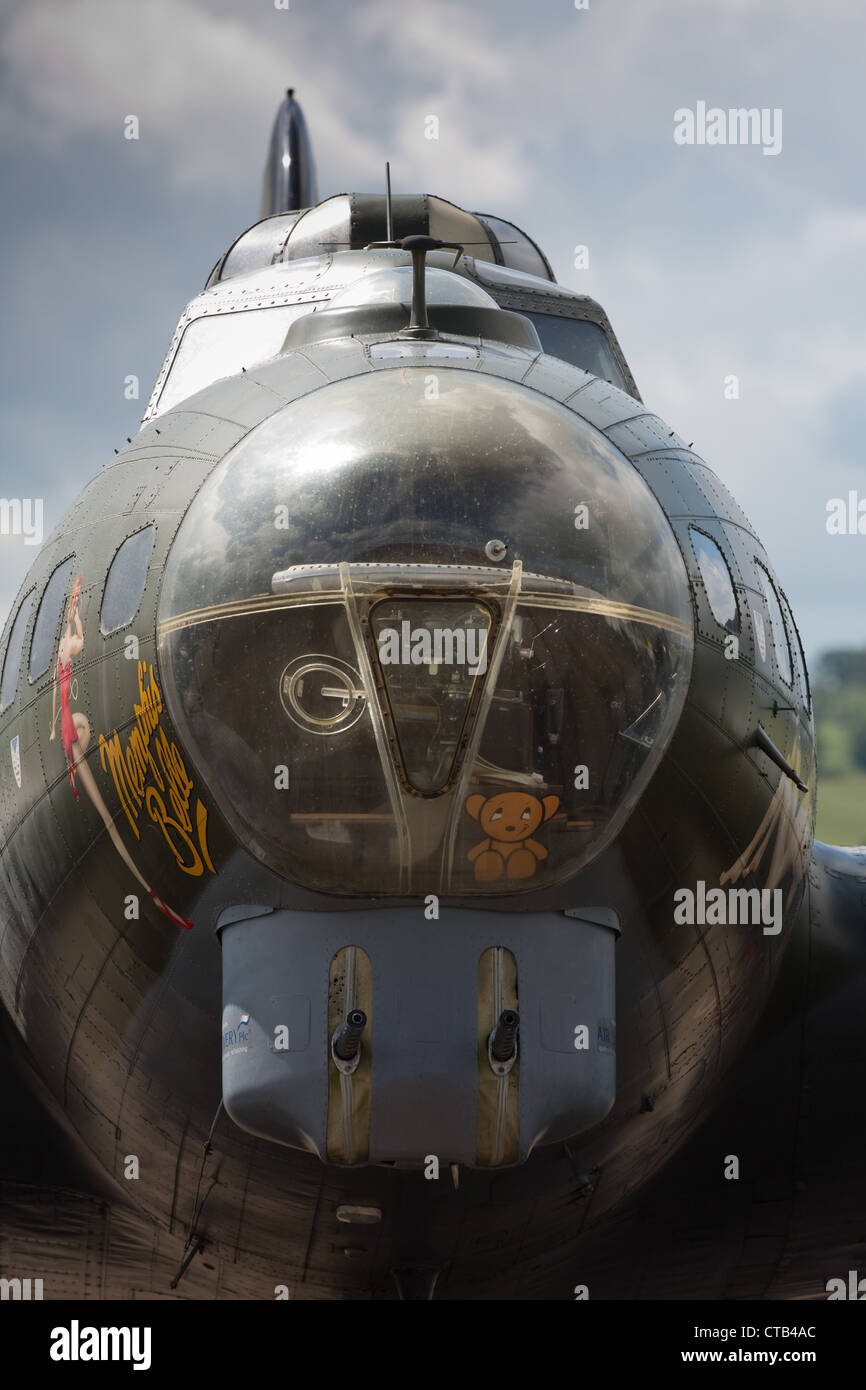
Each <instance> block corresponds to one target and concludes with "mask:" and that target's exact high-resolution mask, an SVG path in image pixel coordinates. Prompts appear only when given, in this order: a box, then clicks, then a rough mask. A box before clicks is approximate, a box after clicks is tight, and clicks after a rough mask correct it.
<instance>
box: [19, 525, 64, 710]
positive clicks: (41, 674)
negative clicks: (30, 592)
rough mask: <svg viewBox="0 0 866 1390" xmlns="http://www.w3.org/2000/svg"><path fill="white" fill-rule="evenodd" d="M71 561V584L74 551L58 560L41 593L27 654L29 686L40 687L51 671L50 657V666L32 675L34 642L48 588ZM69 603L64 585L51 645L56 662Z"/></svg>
mask: <svg viewBox="0 0 866 1390" xmlns="http://www.w3.org/2000/svg"><path fill="white" fill-rule="evenodd" d="M70 560H71V561H72V565H71V568H70V571H69V577H68V578H67V581H66V583H67V584H68V583H69V579H71V578H72V570H74V569H75V560H76V553H75V551H74V550H73V551H72V552H71V554H69V555H66V556H64V558H63V559H62V560H58V562H57V564H56V565H54V566H53V567H52V569H51V573H50V574H49V576H48V578H47V579H46V581H45V584H44V586H43V589H42V593H41V595H40V598H39V606H38V608H37V609H36V616H35V618H34V619H33V630H32V632H31V633H30V648H29V651H28V654H27V681H28V684H29V685H38V684H39V682H40V681H41V680H43V679H44V678H45V676H46V675H47V674H48V672H49V671H50V670H51V657H50V656H49V658H48V665H47V666H45V667H43V669H42V670H41V671H39V672H38V673H37V674H36V675H35V676H34V675H31V667H32V665H33V642H34V639H35V637H36V626H37V623H38V622H39V615H40V613H41V612H42V605H43V603H44V602H45V595H46V594H47V593H48V586H49V585H50V583H51V581H52V579H53V578H54V576H55V574H56V573H57V571H58V570H59V569H62V568H63V566H64V565H67V564H69V562H70ZM37 587H38V586H37ZM68 602H69V592H68V589H67V588H66V586H65V585H64V589H63V603H61V605H60V612H59V613H58V615H57V619H56V622H55V624H54V639H53V642H52V645H51V650H52V653H54V656H55V660H56V653H57V643H58V641H59V631H60V624H61V622H62V621H63V608H64V604H66V603H68Z"/></svg>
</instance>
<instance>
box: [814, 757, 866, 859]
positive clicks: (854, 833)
mask: <svg viewBox="0 0 866 1390" xmlns="http://www.w3.org/2000/svg"><path fill="white" fill-rule="evenodd" d="M815 833H816V834H817V836H818V839H819V840H824V841H826V843H827V844H829V845H866V772H848V773H844V774H843V775H842V776H840V777H822V778H820V779H819V781H818V824H817V827H816V831H815Z"/></svg>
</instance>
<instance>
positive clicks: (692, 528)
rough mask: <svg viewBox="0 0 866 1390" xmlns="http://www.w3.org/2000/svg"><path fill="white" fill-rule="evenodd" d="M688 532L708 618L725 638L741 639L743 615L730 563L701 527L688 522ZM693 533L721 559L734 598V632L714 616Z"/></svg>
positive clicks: (717, 544) (715, 541) (713, 539)
mask: <svg viewBox="0 0 866 1390" xmlns="http://www.w3.org/2000/svg"><path fill="white" fill-rule="evenodd" d="M688 531H689V545H690V546H691V548H692V554H693V555H694V557H695V564H696V565H697V567H698V574H699V576H700V580H701V585H702V587H703V590H704V596H705V598H706V601H707V608H708V609H709V611H710V617H711V618H712V620H713V622H714V623H715V624H716V627H717V628H719V629H720V630H721V631H722V632H723V633H724V634H725V636H726V637H738V638H739V637H742V635H743V615H742V613H741V611H740V596H739V594H738V593H737V585H736V582H735V580H734V572H733V570H732V568H731V563H730V561H729V559H728V557H727V555H726V554H725V552H724V550H723V549H722V547H721V545H720V544H719V542H718V541H717V540H716V538H715V536H711V535H710V533H709V531H705V530H704V529H703V527H702V526H696V525H695V524H694V523H693V522H691V521H690V522H689V523H688ZM695 533H697V535H699V536H703V537H704V540H708V541H709V542H710V544H711V545H714V546H715V548H716V550H717V551H718V552H719V554H720V555H721V557H722V561H723V563H724V566H725V569H726V571H727V575H728V580H729V582H730V585H731V593H732V594H733V598H734V612H735V616H736V622H737V626H736V628H735V630H734V631H733V632H731V630H730V628H727V627H725V624H724V623H722V622H719V619H718V617H717V616H716V612H715V609H714V608H713V605H712V602H711V600H710V594H709V590H708V588H707V581H706V579H705V578H704V572H703V570H702V569H701V560H700V556H699V555H698V552H697V550H696V548H695V543H694V540H693V539H692V537H693V535H694V534H695Z"/></svg>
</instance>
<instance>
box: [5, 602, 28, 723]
mask: <svg viewBox="0 0 866 1390" xmlns="http://www.w3.org/2000/svg"><path fill="white" fill-rule="evenodd" d="M35 593H36V590H35V589H31V590H30V593H29V594H25V595H24V598H23V599H22V600H21V603H20V604H19V607H18V612H17V614H16V615H15V621H14V623H13V624H12V631H11V632H10V634H9V645H8V646H7V648H6V656H5V659H4V661H3V676H2V679H0V709H6V707H7V706H8V705H11V704H12V701H13V700H14V699H15V695H16V692H17V690H18V673H19V671H20V669H21V653H22V652H23V650H24V634H25V632H26V631H27V620H28V618H29V617H30V610H31V608H32V607H33V596H34V594H35Z"/></svg>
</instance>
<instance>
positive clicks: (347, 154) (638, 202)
mask: <svg viewBox="0 0 866 1390" xmlns="http://www.w3.org/2000/svg"><path fill="white" fill-rule="evenodd" d="M277 3H280V4H282V3H284V0H277ZM580 3H581V4H584V5H586V0H580ZM289 6H290V7H289V8H288V9H277V8H276V4H275V3H274V0H145V3H142V2H141V0H40V3H39V4H38V5H36V4H33V3H32V0H2V4H0V162H2V183H0V187H2V203H0V207H2V214H0V241H2V245H0V279H2V303H3V325H4V331H3V334H2V348H0V351H2V358H3V360H2V376H0V425H2V441H3V448H2V462H0V495H2V496H4V497H7V498H8V497H42V498H44V506H45V534H46V535H47V534H48V532H49V531H50V530H51V528H52V527H53V526H54V525H55V524H56V523H57V522H58V521H59V520H60V519H61V518H62V516H63V514H64V512H65V511H66V509H67V508H68V506H69V505H70V503H71V502H72V501H73V499H74V497H75V496H76V494H77V493H78V492H79V491H80V489H81V488H82V487H83V485H84V484H85V483H86V482H87V480H88V479H89V478H90V477H91V476H92V474H93V473H94V472H95V471H96V470H97V469H98V468H100V467H101V466H102V465H103V464H104V463H106V462H107V461H108V460H110V459H111V458H112V457H113V450H114V448H115V447H117V446H118V445H120V444H121V443H123V442H124V441H125V439H126V436H127V435H132V434H134V433H135V431H136V429H137V427H138V423H139V419H140V415H141V412H142V410H143V409H144V405H145V404H146V400H147V396H148V395H149V393H150V388H151V386H152V383H153V381H154V379H155V377H156V375H157V373H158V370H159V367H160V365H161V362H162V358H163V356H164V354H165V351H166V348H167V346H168V342H169V339H170V337H171V334H172V332H173V329H174V326H175V324H176V321H177V319H178V318H179V316H180V313H181V311H182V309H183V307H184V305H185V303H186V301H187V300H189V299H190V298H192V296H193V295H194V294H196V293H197V292H198V291H199V290H200V289H201V287H202V285H203V283H204V280H205V278H206V276H207V274H208V272H209V271H210V269H211V266H212V265H213V263H214V262H215V261H216V259H217V257H218V256H219V255H220V254H221V253H222V251H223V250H224V249H225V247H226V246H227V245H228V244H229V242H230V241H232V240H233V239H234V237H235V236H236V235H237V234H238V232H239V231H241V230H242V229H243V228H244V227H245V226H247V225H248V224H249V223H251V222H253V221H255V220H256V217H257V210H258V205H259V196H260V183H261V172H262V165H263V160H264V154H265V149H266V145H267V139H268V135H269V131H270V126H271V122H272V119H273V116H274V113H275V110H276V107H277V105H278V103H279V100H280V98H281V96H282V94H283V90H284V88H285V87H286V86H287V85H294V86H295V87H296V89H297V95H298V98H299V100H300V102H301V104H302V106H303V109H304V112H305V114H306V117H307V122H308V125H309V129H310V134H311V138H312V141H313V146H314V150H315V154H316V160H317V165H318V173H319V185H320V196H322V197H324V196H326V195H328V194H330V193H337V192H343V191H358V192H366V191H373V190H378V189H379V188H380V187H381V184H382V168H383V164H384V160H385V159H386V158H390V160H391V165H392V174H393V182H394V189H395V192H421V191H423V192H431V193H439V194H442V195H443V196H445V197H447V198H450V199H451V200H452V201H454V202H457V203H459V204H461V205H463V206H467V207H470V208H479V209H480V210H482V211H487V212H492V213H496V214H498V215H501V216H505V217H507V218H509V219H511V220H513V221H516V222H517V223H518V224H519V225H521V226H523V227H525V228H526V230H527V231H528V232H529V233H530V235H532V236H533V237H534V238H535V239H536V240H537V241H538V242H539V243H540V244H541V245H542V246H543V247H544V249H545V251H546V252H547V254H548V257H549V258H550V259H551V261H552V262H553V266H554V270H555V271H556V273H557V276H558V278H559V279H560V280H561V281H562V282H563V283H565V284H567V285H569V286H572V287H573V288H575V289H578V290H580V291H582V292H585V293H589V294H592V295H594V296H595V297H596V298H597V299H599V300H600V301H601V302H602V304H603V305H604V306H605V308H606V309H607V311H608V313H609V315H610V317H611V319H612V322H613V325H614V328H615V331H616V333H617V335H618V337H619V340H620V343H621V344H622V347H623V349H624V351H625V354H626V357H627V358H628V360H629V363H630V365H631V368H632V371H633V373H634V375H635V377H636V379H637V382H638V386H639V388H640V390H641V392H642V394H643V397H644V400H645V401H646V402H647V404H648V405H649V407H650V408H651V409H653V410H654V411H657V412H658V413H659V414H660V415H661V416H662V417H663V418H665V419H666V420H668V421H669V422H670V424H671V426H672V427H673V428H676V429H677V430H678V431H679V432H680V433H681V434H683V435H684V436H685V437H686V439H688V440H694V443H695V447H696V449H697V450H698V451H699V452H700V453H701V454H702V455H703V456H704V458H706V460H707V461H708V462H709V463H710V464H711V466H712V467H713V468H715V469H716V471H717V472H718V473H719V474H720V476H721V477H722V478H723V479H724V481H725V482H726V483H727V484H728V486H729V487H730V488H731V490H732V491H733V492H734V494H735V496H736V497H737V499H738V500H739V501H740V503H741V505H742V506H743V507H744V508H745V510H746V513H747V514H748V516H749V517H750V519H751V520H752V522H753V524H754V526H755V527H756V529H757V531H758V534H759V535H760V536H761V537H762V539H763V541H764V543H765V545H766V547H767V549H768V551H769V554H770V556H771V559H772V561H773V563H774V565H775V568H776V570H777V572H778V574H779V576H780V579H781V582H782V585H783V586H784V587H785V589H786V590H787V592H788V594H789V597H790V599H791V603H792V605H793V608H794V612H795V615H796V617H797V619H798V622H799V624H800V627H801V630H802V632H803V636H804V641H805V645H806V652H807V656H808V658H809V659H810V663H811V665H812V666H813V668H814V666H815V665H816V663H817V659H818V656H819V655H820V653H821V651H822V650H824V649H825V648H827V647H831V646H861V647H862V646H866V535H862V536H861V535H853V536H852V535H842V536H838V535H829V534H828V533H827V529H826V520H827V503H828V501H829V500H830V499H831V498H835V497H840V498H845V499H847V497H848V494H849V492H850V491H851V490H855V491H857V492H858V496H859V497H861V498H863V499H864V512H866V458H864V452H863V440H864V434H866V325H864V321H866V269H864V266H866V189H864V184H866V179H864V156H863V131H864V129H866V83H864V80H863V53H864V40H866V8H864V6H863V3H862V0H822V4H821V5H820V6H817V5H816V4H815V0H720V3H711V2H710V0H702V3H698V0H588V7H584V8H581V9H578V8H576V6H575V0H471V3H469V0H354V3H349V0H289ZM699 102H705V103H706V104H707V107H709V108H713V107H718V108H722V109H724V110H727V109H729V108H733V107H743V106H745V107H758V108H766V109H767V110H768V111H774V110H777V109H778V110H780V111H781V113H782V116H781V122H782V123H781V134H782V148H781V151H780V152H779V153H778V154H777V155H775V156H774V155H765V154H764V153H763V150H762V148H761V147H760V146H759V145H719V144H716V145H709V144H704V145H698V144H694V145H682V144H678V143H676V142H675V140H674V128H675V122H674V112H675V111H677V110H678V109H681V108H690V109H692V110H695V109H696V107H697V104H698V103H699ZM131 114H132V115H136V116H137V117H138V119H139V122H140V139H139V140H138V141H131V140H126V139H124V134H123V131H124V120H125V118H126V117H127V116H128V115H131ZM431 114H432V115H436V116H437V117H438V119H439V139H438V140H437V141H433V140H428V139H426V138H425V118H426V117H427V116H429V115H431ZM577 245H586V246H588V247H589V268H588V269H575V268H574V248H575V246H577ZM129 374H135V375H136V376H138V377H139V378H140V381H141V399H140V400H139V401H137V402H136V401H128V400H126V399H125V398H124V378H125V377H126V376H127V375H129ZM732 374H733V375H736V376H737V377H738V378H739V382H740V388H739V389H740V396H739V399H737V400H731V399H726V397H725V378H726V377H728V376H730V375H732ZM864 527H866V520H864ZM35 553H36V552H35V550H34V548H32V547H29V546H26V545H25V544H24V543H23V539H22V538H21V537H14V536H5V535H4V536H0V614H2V616H4V617H5V614H6V612H7V611H8V609H9V606H10V604H11V602H12V600H13V598H14V595H15V593H16V591H17V589H18V587H19V585H20V584H21V582H22V580H23V578H24V575H25V573H26V571H27V569H28V568H29V566H30V564H31V563H32V560H33V556H34V554H35Z"/></svg>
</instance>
